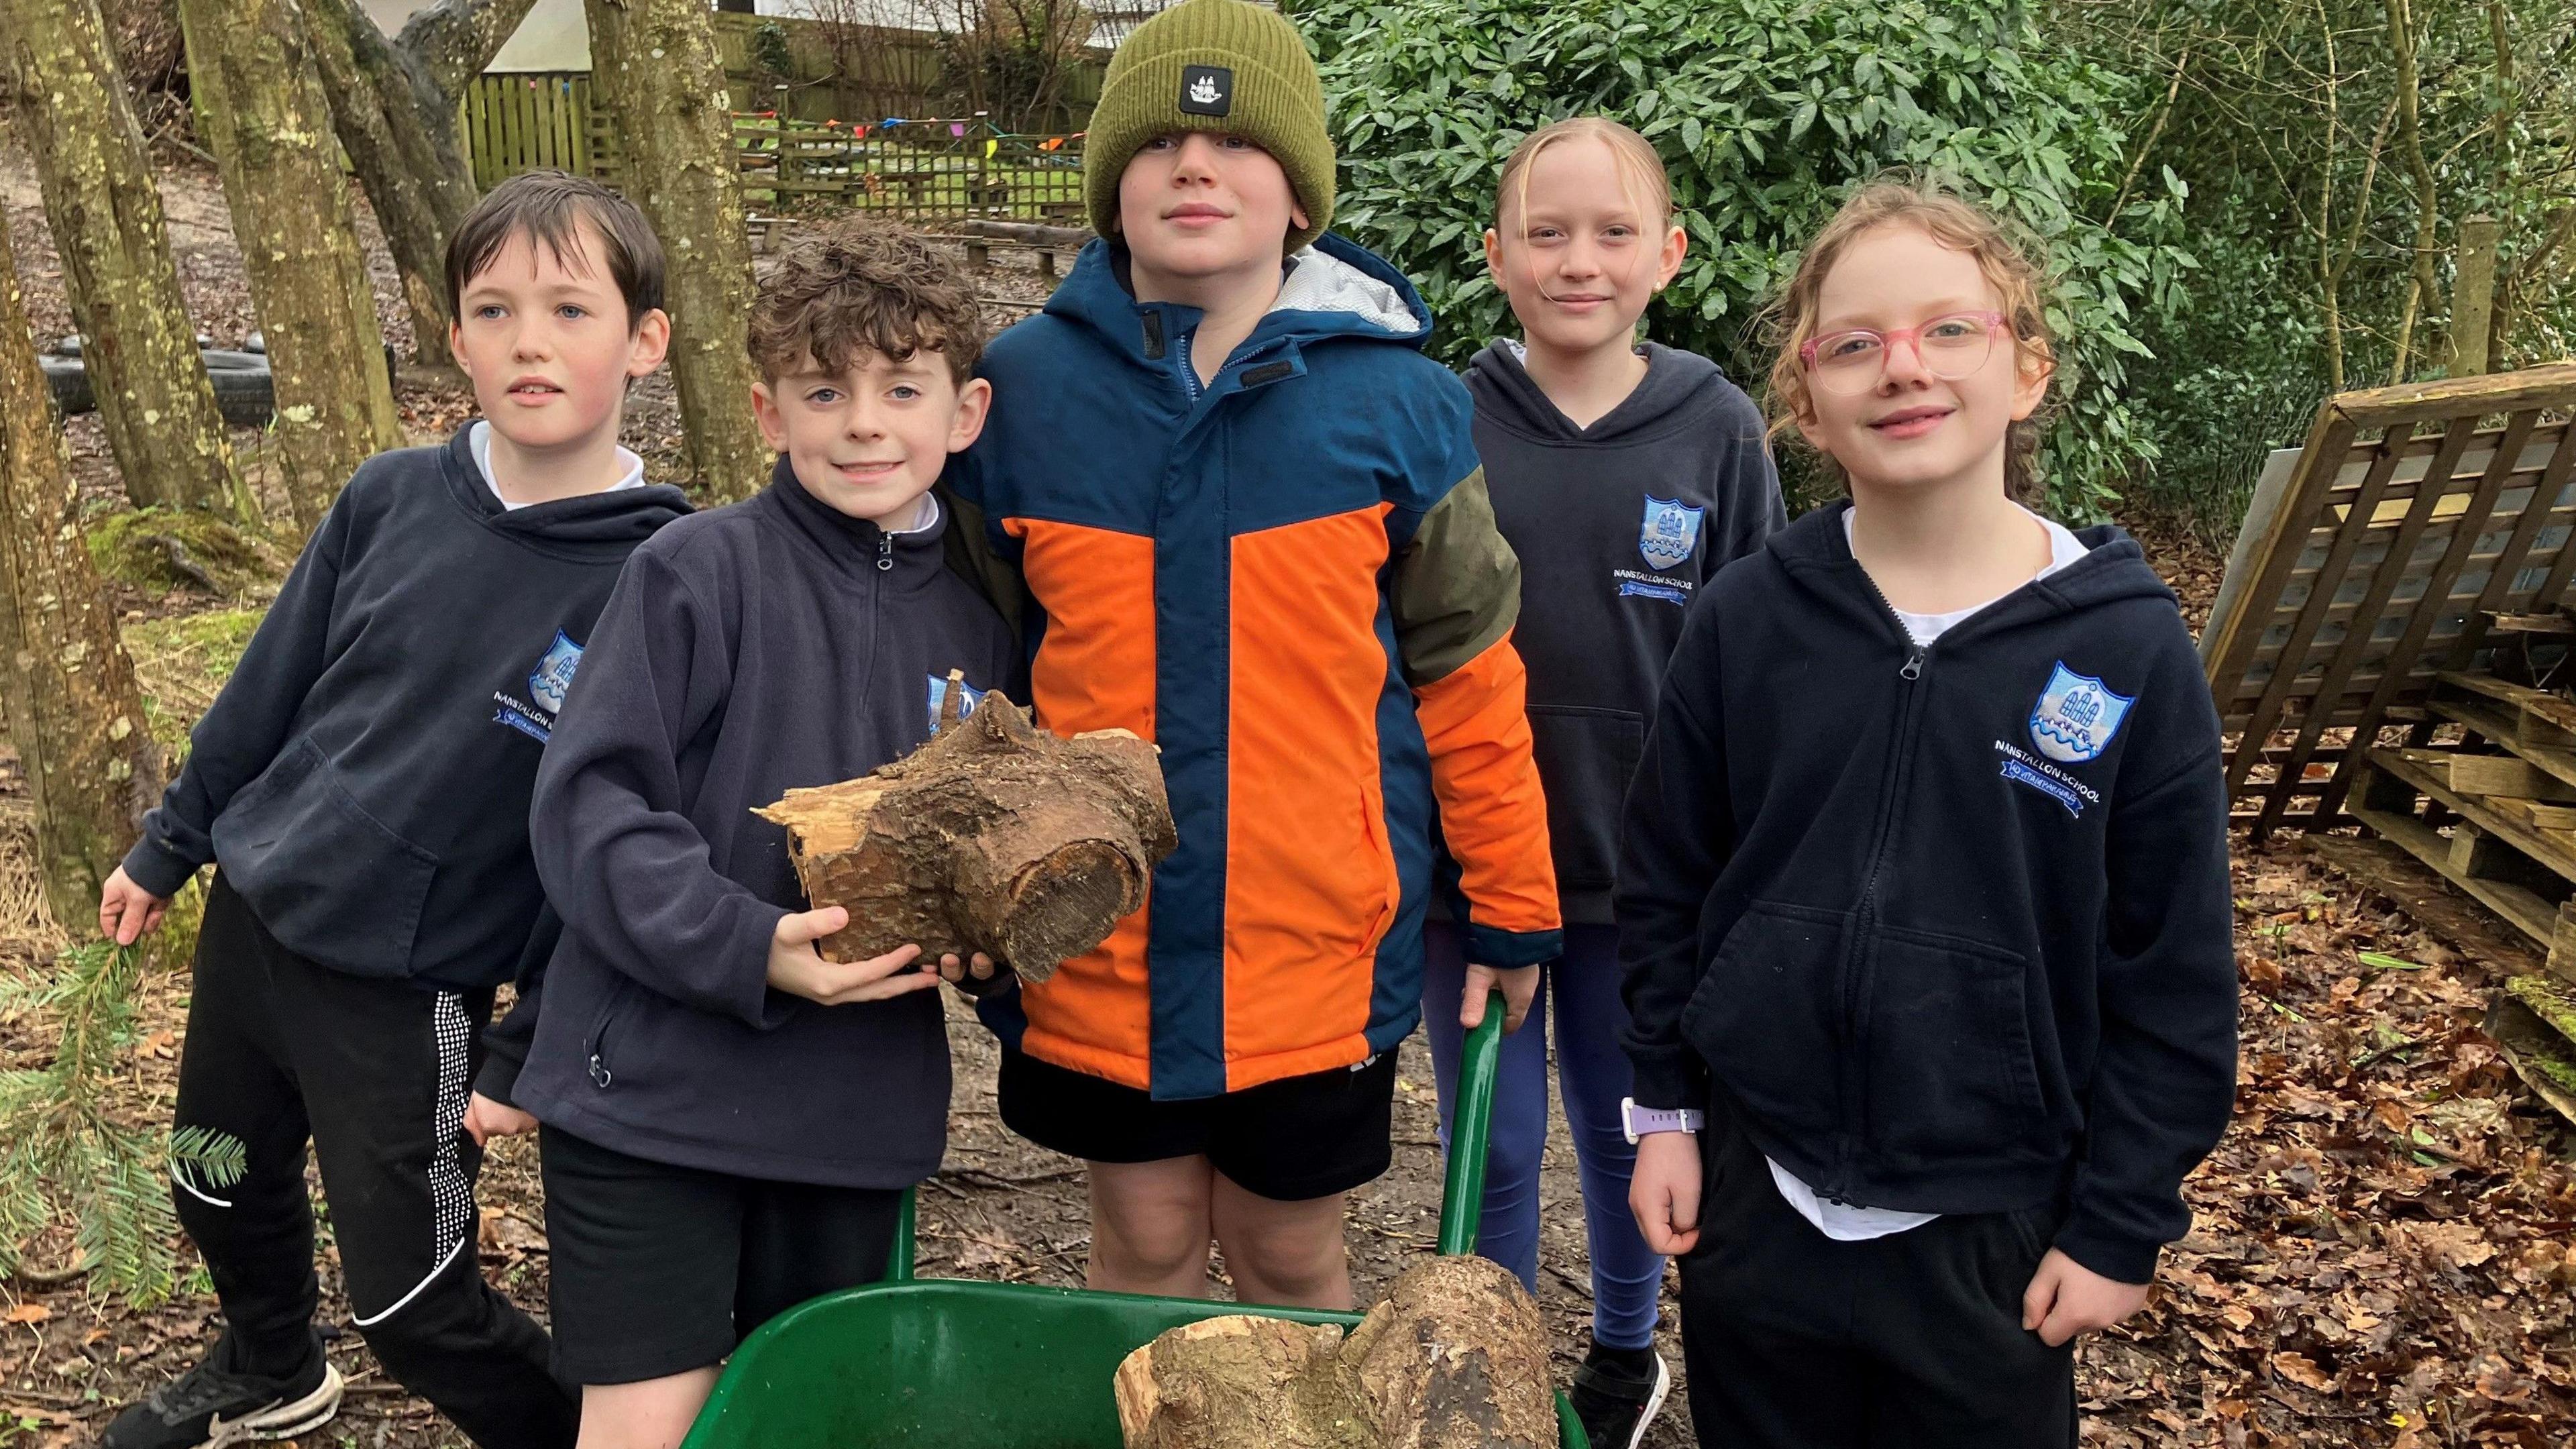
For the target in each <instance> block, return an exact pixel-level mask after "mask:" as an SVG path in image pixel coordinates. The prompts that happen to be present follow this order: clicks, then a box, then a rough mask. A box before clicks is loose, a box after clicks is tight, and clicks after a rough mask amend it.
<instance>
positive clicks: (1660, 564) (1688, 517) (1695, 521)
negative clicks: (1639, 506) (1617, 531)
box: [1637, 493, 1708, 569]
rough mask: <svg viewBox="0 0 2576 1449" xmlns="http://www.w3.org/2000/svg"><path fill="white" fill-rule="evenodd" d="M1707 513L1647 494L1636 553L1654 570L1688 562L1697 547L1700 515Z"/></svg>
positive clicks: (1638, 532)
mask: <svg viewBox="0 0 2576 1449" xmlns="http://www.w3.org/2000/svg"><path fill="white" fill-rule="evenodd" d="M1707 511H1708V510H1707V509H1704V508H1686V507H1684V506H1682V504H1681V503H1680V502H1679V501H1677V500H1675V499H1671V498H1657V497H1655V496H1654V495H1653V494H1651V493H1649V494H1647V495H1646V521H1645V522H1644V523H1642V524H1640V525H1639V526H1638V528H1637V552H1639V553H1641V554H1644V555H1645V556H1646V562H1648V563H1650V564H1653V565H1654V566H1655V567H1656V568H1658V569H1668V568H1671V567H1672V566H1673V565H1675V564H1678V563H1685V562H1687V561H1689V559H1690V556H1691V553H1692V551H1693V550H1695V549H1697V548H1698V547H1699V520H1700V515H1702V514H1704V513H1706V512H1707Z"/></svg>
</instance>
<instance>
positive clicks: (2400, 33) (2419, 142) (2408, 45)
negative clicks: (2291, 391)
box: [2387, 0, 2442, 387]
mask: <svg viewBox="0 0 2576 1449" xmlns="http://www.w3.org/2000/svg"><path fill="white" fill-rule="evenodd" d="M2387 9H2388V48H2389V53H2390V54H2391V56H2392V57H2394V59H2395V61H2396V69H2397V76H2396V86H2397V144H2398V149H2399V150H2400V151H2402V152H2403V153H2404V154H2405V157H2406V169H2407V170H2408V172H2410V173H2411V174H2412V175H2413V176H2414V179H2415V246H2414V270H2413V273H2412V275H2410V276H2409V278H2408V280H2407V283H2406V306H2405V308H2404V310H2403V311H2402V313H2401V314H2400V316H2399V319H2398V324H2397V354H2396V358H2395V360H2394V361H2393V362H2392V363H2391V365H2390V367H2389V373H2388V382H2389V385H2390V386H2392V387H2394V386H2396V385H2397V384H2399V383H2402V382H2404V381H2405V380H2406V374H2407V371H2408V369H2409V365H2410V362H2411V360H2412V354H2413V351H2414V348H2415V326H2416V322H2417V319H2418V318H2423V317H2430V316H2431V315H2432V313H2433V310H2434V308H2435V307H2437V306H2439V305H2440V301H2441V288H2442V284H2441V279H2440V277H2439V276H2438V274H2437V273H2436V271H2435V268H2434V262H2433V227H2434V223H2435V222H2436V221H2438V220H2439V219H2440V214H2441V191H2440V189H2439V188H2438V187H2437V186H2436V185H2435V183H2434V180H2433V168H2432V166H2431V165H2429V164H2428V163H2427V162H2426V161H2425V159H2424V130H2423V126H2422V123H2421V117H2420V115H2419V114H2418V112H2419V107H2418V105H2417V94H2416V88H2417V85H2418V75H2417V66H2416V48H2415V19H2414V16H2413V15H2412V14H2411V13H2409V8H2408V5H2407V0H2387ZM2427 330H2430V329H2429V327H2428V329H2427ZM2423 350H2424V351H2426V352H2430V351H2431V350H2432V349H2431V348H2430V347H2426V348H2425V349H2423Z"/></svg>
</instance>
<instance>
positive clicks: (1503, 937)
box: [949, 235, 1560, 1099]
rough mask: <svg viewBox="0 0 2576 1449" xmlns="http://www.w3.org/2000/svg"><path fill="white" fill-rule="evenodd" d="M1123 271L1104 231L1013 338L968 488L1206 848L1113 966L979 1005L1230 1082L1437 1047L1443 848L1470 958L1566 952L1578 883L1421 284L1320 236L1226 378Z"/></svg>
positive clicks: (1174, 1085)
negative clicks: (1432, 1038) (1566, 871)
mask: <svg viewBox="0 0 2576 1449" xmlns="http://www.w3.org/2000/svg"><path fill="white" fill-rule="evenodd" d="M1124 273H1125V266H1124V260H1123V252H1122V251H1120V250H1118V249H1116V248H1113V247H1112V245H1111V244H1110V243H1107V242H1105V241H1095V242H1093V243H1091V244H1090V245H1089V246H1088V247H1086V248H1085V249H1084V250H1083V253H1082V255H1081V258H1080V260H1079V261H1077V262H1076V263H1075V265H1074V268H1073V271H1072V273H1071V274H1070V275H1069V276H1068V277H1067V278H1066V279H1065V282H1064V284H1063V285H1062V286H1061V287H1059V288H1058V289H1057V290H1056V293H1055V295H1054V296H1053V297H1052V298H1050V299H1049V300H1048V302H1047V305H1046V309H1045V311H1044V312H1043V313H1041V314H1040V315H1038V316H1035V317H1032V318H1030V319H1028V320H1027V321H1025V322H1022V323H1020V324H1019V325H1017V326H1015V327H1013V328H1011V329H1010V330H1009V331H1007V332H1005V333H1004V334H1003V335H1002V336H1000V337H999V338H997V339H995V341H994V343H993V345H992V347H991V349H990V350H989V351H988V352H987V353H986V355H985V360H984V363H983V372H984V375H985V376H986V377H988V378H989V379H990V380H991V381H992V384H993V393H994V406H993V412H992V417H991V420H990V422H989V423H988V424H987V426H986V428H985V430H984V434H983V436H982V438H981V439H980V440H979V441H978V442H977V443H976V445H975V447H974V448H973V449H972V450H970V451H969V452H968V453H967V454H965V455H963V456H962V457H960V458H959V459H958V460H957V461H956V463H955V464H954V466H953V467H952V468H951V470H950V479H949V481H950V484H951V486H952V490H953V492H954V494H955V497H956V501H957V503H958V506H959V511H960V514H961V519H960V522H961V523H964V524H968V525H970V526H971V525H973V524H977V523H980V525H981V526H982V528H983V529H984V536H985V538H986V539H987V541H988V542H989V544H990V545H991V547H992V548H993V549H994V550H995V551H996V552H998V553H999V554H1000V555H1001V556H1002V557H1003V558H1005V559H1007V560H1009V561H1010V562H1012V563H1015V564H1016V565H1017V567H1018V569H1019V570H1020V572H1021V574H1022V576H1023V578H1024V579H1025V582H1026V588H1027V605H1026V607H1027V613H1026V616H1025V617H1024V618H1023V620H1022V621H1021V622H1022V624H1023V633H1024V635H1025V636H1026V638H1027V639H1028V641H1029V650H1030V690H1031V693H1032V695H1033V697H1034V705H1035V708H1036V711H1037V717H1038V719H1039V721H1040V722H1041V723H1042V724H1044V725H1046V726H1047V727H1048V728H1050V729H1053V730H1055V731H1057V732H1058V733H1060V734H1068V735H1069V734H1073V733H1076V732H1078V731H1082V730H1096V729H1109V728H1124V729H1129V730H1133V731H1135V732H1136V733H1137V734H1139V735H1142V736H1144V737H1145V738H1146V739H1149V740H1152V741H1153V742H1154V743H1155V744H1157V745H1158V746H1160V747H1161V750H1162V763H1163V777H1164V781H1165V783H1166V785H1167V786H1168V787H1169V791H1170V795H1171V803H1172V816H1173V819H1174V820H1175V822H1177V824H1178V825H1179V827H1180V847H1179V848H1178V849H1177V850H1175V851H1174V852H1173V853H1172V855H1171V857H1170V858H1169V859H1167V860H1165V861H1164V862H1163V863H1162V865H1161V866H1160V867H1159V868H1158V869H1157V870H1156V871H1155V873H1154V879H1153V882H1152V886H1151V889H1150V892H1149V895H1148V899H1147V902H1146V905H1145V907H1144V909H1142V910H1140V911H1138V912H1137V913H1136V914H1135V915H1133V916H1130V917H1129V918H1128V919H1126V920H1125V921H1123V922H1121V923H1120V924H1119V926H1118V929H1117V931H1116V932H1115V933H1114V934H1113V935H1112V936H1111V937H1110V938H1109V940H1108V941H1107V942H1106V943H1104V944H1103V945H1102V946H1101V947H1100V948H1099V949H1097V950H1095V951H1093V952H1091V953H1090V954H1089V955H1087V956H1083V957H1080V958H1078V959H1076V960H1072V961H1068V962H1066V963H1065V964H1064V966H1063V967H1062V968H1061V969H1060V970H1059V971H1058V972H1057V973H1056V974H1055V976H1054V977H1052V978H1051V979H1049V980H1048V981H1047V982H1045V983H1044V984H1043V985H1036V986H1025V985H1024V986H1022V987H1021V988H1019V989H1018V990H1016V991H1011V992H1005V993H1003V994H1000V995H997V996H994V997H990V998H987V999H986V1001H985V1002H984V1003H983V1011H984V1014H985V1018H986V1020H987V1021H988V1022H989V1023H990V1024H991V1025H992V1026H993V1028H994V1029H995V1030H996V1031H997V1032H999V1033H1000V1034H1001V1035H1002V1037H1003V1039H1004V1040H1005V1041H1007V1042H1010V1043H1012V1044H1014V1045H1016V1046H1017V1047H1018V1048H1020V1049H1021V1050H1023V1051H1026V1052H1027V1053H1028V1054H1029V1055H1031V1056H1033V1057H1036V1058H1038V1059H1039V1060H1041V1061H1046V1062H1051V1063H1054V1064H1056V1065H1058V1066H1062V1067H1067V1068H1070V1069H1073V1070H1076V1071H1081V1072H1087V1073H1090V1074H1092V1075H1094V1076H1100V1077H1106V1078H1108V1079H1109V1080H1111V1081H1114V1082H1120V1083H1124V1084H1126V1085H1128V1086H1131V1087H1137V1088H1141V1089H1146V1090H1149V1091H1151V1092H1152V1094H1153V1095H1154V1096H1155V1097H1158V1098H1165V1099H1176V1098H1194V1097H1210V1096H1215V1095H1218V1094H1220V1093H1224V1092H1231V1091H1241V1090H1243V1089H1245V1088H1247V1087H1254V1086H1259V1085H1260V1084H1262V1083H1264V1082H1271V1081H1277V1080H1279V1079H1281V1078H1284V1077H1293V1076H1298V1075H1302V1074H1304V1073H1308V1072H1317V1071H1324V1070H1328V1069H1330V1068H1334V1067H1343V1066H1349V1065H1351V1064H1353V1063H1357V1062H1360V1061H1363V1060H1365V1059H1367V1058H1369V1057H1371V1056H1373V1055H1375V1054H1376V1053H1378V1052H1382V1051H1388V1050H1391V1049H1393V1048H1394V1046H1395V1044H1396V1043H1397V1042H1399V1041H1401V1040H1403V1038H1404V1036H1405V1035H1406V1033H1408V1032H1410V1031H1411V1030H1412V1029H1413V1024H1414V1021H1415V1019H1416V1018H1417V1017H1418V1016H1419V1015H1420V1014H1421V1004H1422V1003H1421V997H1422V966H1421V962H1422V920H1423V908H1424V904H1425V902H1426V901H1427V899H1428V898H1429V895H1430V887H1431V876H1432V860H1433V855H1434V849H1435V841H1441V842H1445V845H1446V848H1447V851H1448V853H1449V855H1450V856H1451V857H1453V858H1454V859H1455V860H1456V861H1457V863H1458V866H1459V869H1460V873H1461V878H1460V882H1459V884H1460V887H1461V889H1462V892H1463V894H1464V896H1465V898H1466V901H1467V907H1468V909H1467V935H1468V944H1469V954H1470V958H1471V959H1473V960H1476V961H1480V962H1483V963H1486V964H1489V965H1494V966H1523V965H1531V964H1535V963H1538V962H1542V961H1546V960H1549V959H1552V958H1553V957H1554V956H1556V955H1557V953H1558V950H1559V945H1560V932H1559V929H1558V918H1557V902H1556V886H1555V880H1554V877H1553V874H1552V872H1551V867H1550V865H1549V856H1548V841H1547V811H1546V806H1545V804H1544V802H1543V801H1542V799H1541V796H1540V793H1539V782H1538V774H1537V771H1536V769H1535V767H1534V766H1533V764H1532V762H1531V758H1530V730H1529V723H1528V720H1527V719H1526V717H1525V716H1524V715H1523V713H1522V695H1523V676H1522V671H1521V661H1520V657H1519V655H1517V654H1516V653H1514V652H1513V649H1512V644H1511V631H1512V625H1513V622H1514V620H1515V618H1516V617H1517V614H1518V611H1519V606H1520V565H1519V561H1518V560H1517V559H1515V558H1514V557H1513V555H1512V551H1511V548H1510V546H1509V545H1507V544H1505V543H1504V542H1503V540H1502V536H1501V535H1500V534H1499V533H1498V532H1497V531H1496V530H1495V527H1494V518H1493V510H1492V507H1491V505H1490V504H1489V503H1488V502H1487V500H1486V496H1485V484H1484V478H1483V475H1482V473H1481V472H1480V471H1479V469H1478V467H1477V463H1476V453H1475V446H1474V443H1473V442H1472V441H1471V439H1470V437H1469V431H1468V429H1469V423H1470V418H1471V413H1472V408H1471V405H1470V403H1469V401H1468V397H1467V392H1466V389H1465V388H1464V386H1462V385H1461V384H1460V383H1459V381H1458V379H1457V378H1456V377H1454V376H1452V375H1451V374H1450V373H1449V372H1448V371H1447V370H1446V369H1445V368H1442V367H1441V366H1439V365H1438V364H1437V363H1435V362H1433V361H1431V360H1430V359H1429V358H1427V357H1425V356H1424V355H1423V354H1422V352H1421V350H1420V349H1421V343H1422V340H1423V338H1424V337H1425V336H1426V335H1427V334H1428V332H1429V331H1430V321H1431V319H1430V314H1429V312H1428V310H1427V309H1426V308H1425V307H1424V306H1423V303H1422V300H1421V298H1420V296H1419V295H1418V294H1417V293H1415V291H1414V290H1413V288H1412V286H1411V285H1410V284H1409V283H1407V282H1406V281H1405V280H1404V278H1403V276H1402V275H1401V274H1399V273H1398V272H1396V271H1395V269H1394V268H1392V267H1390V266H1388V265H1387V264H1386V263H1385V262H1383V261H1380V260H1379V259H1378V258H1376V257H1374V256H1372V255H1370V254H1369V253H1368V252H1366V251H1364V250H1362V249H1361V248H1359V247H1357V246H1354V245H1352V244H1351V243H1349V242H1347V241H1345V240H1343V239H1341V238H1339V237H1336V236H1331V235H1327V236H1326V237H1324V238H1323V240H1322V241H1321V242H1319V243H1318V244H1317V245H1316V246H1315V247H1312V248H1309V249H1308V250H1306V251H1303V252H1300V253H1299V254H1298V255H1297V256H1296V257H1294V258H1292V259H1291V261H1290V264H1289V269H1288V272H1287V275H1286V278H1285V280H1284V282H1283V284H1282V287H1281V291H1280V296H1279V301H1278V303H1277V305H1276V306H1275V307H1274V308H1273V309H1272V310H1271V312H1270V313H1269V314H1268V315H1267V316H1266V317H1264V318H1263V319H1262V321H1261V323H1260V325H1259V326H1258V327H1256V328H1255V329H1254V330H1253V332H1252V335H1251V336H1250V337H1249V338H1247V339H1246V340H1245V341H1244V342H1243V343H1242V344H1241V345H1240V346H1238V347H1237V348H1236V349H1235V351H1234V353H1233V355H1232V356H1231V357H1229V358H1228V359H1227V361H1226V364H1225V368H1224V370H1223V371H1221V372H1219V373H1218V374H1217V376H1216V380H1215V381H1214V382H1213V383H1211V384H1207V385H1202V384H1201V383H1200V381H1199V378H1198V374H1197V371H1196V370H1195V368H1194V367H1193V365H1192V363H1191V360H1190V345H1191V342H1192V339H1193V335H1194V333H1195V330H1196V328H1197V325H1198V320H1199V314H1198V312H1197V311H1196V309H1193V308H1190V307H1184V306H1179V305H1174V304H1168V303H1152V302H1138V301H1137V300H1136V298H1135V296H1134V294H1133V293H1132V292H1131V291H1130V290H1129V289H1128V287H1127V285H1126V284H1125V281H1124ZM1443 1009H1448V1008H1447V1006H1446V1004H1445V1003H1444V1004H1443Z"/></svg>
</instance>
